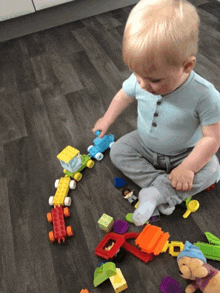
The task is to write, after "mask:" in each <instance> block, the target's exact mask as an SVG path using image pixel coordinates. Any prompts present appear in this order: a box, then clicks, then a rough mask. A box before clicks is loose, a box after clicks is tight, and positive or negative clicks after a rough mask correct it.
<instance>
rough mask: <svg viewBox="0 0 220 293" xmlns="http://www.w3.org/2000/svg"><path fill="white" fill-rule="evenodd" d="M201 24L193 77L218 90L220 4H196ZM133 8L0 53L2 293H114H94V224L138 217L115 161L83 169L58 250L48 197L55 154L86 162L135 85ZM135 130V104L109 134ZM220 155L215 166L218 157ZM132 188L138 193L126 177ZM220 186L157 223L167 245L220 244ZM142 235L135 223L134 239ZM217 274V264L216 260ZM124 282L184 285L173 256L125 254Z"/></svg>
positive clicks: (149, 291)
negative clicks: (192, 207) (115, 107)
mask: <svg viewBox="0 0 220 293" xmlns="http://www.w3.org/2000/svg"><path fill="white" fill-rule="evenodd" d="M192 2H193V3H194V4H195V5H197V6H198V5H199V7H198V9H199V14H200V16H201V20H202V25H201V34H200V49H199V54H198V63H197V66H196V72H198V73H199V74H200V75H202V76H203V77H205V78H207V79H208V80H209V81H211V82H212V83H213V84H214V85H215V87H216V88H217V89H218V90H219V91H220V83H219V81H220V55H219V52H220V17H219V15H220V3H219V2H218V1H215V0H210V1H206V0H204V1H202V0H195V1H192ZM131 8H132V7H128V8H124V9H119V10H116V11H112V12H109V13H106V14H102V15H98V16H95V17H91V18H89V19H84V20H82V21H77V22H74V23H70V24H67V25H64V26H61V27H57V28H54V29H50V30H47V31H43V32H39V33H36V34H33V35H29V36H25V37H22V38H19V39H15V40H11V41H8V42H6V43H1V44H0V46H1V47H0V60H1V66H0V222H1V226H0V232H1V233H0V259H1V261H0V292H1V293H25V292H27V293H38V292H39V293H58V292H59V293H69V292H71V293H78V292H80V290H81V289H82V288H88V289H89V290H90V291H91V292H93V293H95V292H105V293H108V292H109V293H111V292H114V291H113V288H112V286H111V283H110V281H109V280H108V281H106V282H105V283H103V284H102V285H100V286H99V287H97V288H94V287H93V275H94V271H95V269H96V267H97V266H98V264H99V263H100V262H101V261H102V259H101V258H99V257H97V256H96V255H95V254H94V249H95V247H96V246H97V245H98V243H99V242H100V240H101V239H102V238H103V236H104V235H105V233H104V232H103V231H101V230H100V229H99V227H98V224H97V221H98V219H99V218H100V217H101V215H102V214H103V213H107V214H109V215H111V216H112V217H113V218H114V219H115V220H119V219H124V217H125V215H126V214H127V213H128V212H132V211H133V208H132V207H131V206H130V204H129V203H128V201H124V199H123V198H122V196H121V193H120V191H119V190H117V189H116V188H115V187H114V186H113V178H114V177H115V176H120V177H123V175H122V174H121V173H120V172H119V171H118V170H117V169H116V168H115V167H114V166H113V165H112V163H111V161H110V159H109V152H108V151H107V152H106V153H105V157H104V159H103V160H102V161H100V162H96V163H95V166H94V168H93V169H91V170H89V169H85V170H84V171H83V178H82V180H81V182H79V183H78V184H77V188H76V190H73V191H71V192H70V196H71V198H72V205H71V207H70V212H71V218H69V219H67V220H66V223H67V224H68V225H72V227H73V230H74V236H73V237H72V238H69V239H67V241H66V242H65V243H64V244H57V243H54V244H51V243H50V242H49V239H48V232H49V231H50V230H51V229H52V225H51V224H50V223H48V222H47V220H46V214H47V213H48V212H49V211H50V207H49V204H48V198H49V196H51V195H54V193H55V188H54V181H55V179H57V178H59V177H61V176H62V168H61V166H60V163H59V161H58V160H57V158H56V156H57V154H58V153H59V152H60V151H61V150H62V149H63V148H64V147H65V146H67V145H69V144H70V145H72V146H74V147H76V148H78V149H79V150H80V151H81V153H82V154H84V153H86V152H87V147H88V146H89V145H90V144H91V143H92V140H93V139H94V135H93V133H92V132H91V128H92V127H93V125H94V123H95V121H96V120H97V119H98V118H99V117H101V116H102V115H103V114H104V112H105V111H106V109H107V107H108V105H109V103H110V101H111V99H112V98H113V96H114V95H115V93H116V92H117V91H118V90H119V89H120V88H121V84H122V82H123V81H124V79H125V78H127V77H128V76H129V72H128V70H127V69H126V68H125V66H124V65H123V62H122V58H121V41H122V34H123V29H124V25H125V21H126V19H127V16H128V13H129V11H130V9H131ZM135 127H136V106H135V105H133V106H132V107H131V108H130V109H129V110H128V111H127V112H126V113H124V114H123V115H122V116H121V117H120V118H119V119H118V121H117V123H115V124H114V125H113V126H112V127H111V129H110V130H109V133H113V134H114V135H115V139H116V140H117V139H118V138H119V137H121V136H122V135H124V134H125V133H127V132H129V131H132V130H133V129H135ZM219 154H220V153H219V152H218V157H219V158H220V156H219ZM123 178H124V179H126V181H127V182H128V186H129V187H130V188H134V189H135V191H136V192H138V190H139V189H138V187H137V186H135V185H134V184H132V183H131V182H130V181H129V180H128V179H127V178H125V177H123ZM219 189H220V187H219V184H218V185H217V186H216V187H215V189H214V190H212V191H210V192H205V191H204V192H202V193H201V194H199V195H197V196H196V199H198V200H199V202H200V209H199V210H198V211H197V212H196V213H195V214H192V215H190V216H189V218H188V219H183V217H182V215H183V213H184V212H185V209H184V208H183V207H181V206H179V207H177V208H176V210H175V212H174V213H173V214H172V215H171V216H169V217H167V216H161V220H160V221H159V222H157V223H155V224H156V225H157V226H160V227H161V228H162V229H163V231H168V232H169V233H170V240H172V241H183V242H185V241H186V240H188V241H190V242H192V243H195V242H196V241H205V242H206V238H205V236H204V232H206V231H209V232H211V233H213V234H215V235H216V236H218V237H220V225H219V220H220V197H219V193H220V190H219ZM141 230H142V228H141V227H135V226H133V225H132V224H130V227H129V231H137V232H140V231H141ZM209 263H210V264H212V265H213V266H215V267H216V268H218V269H220V262H217V261H216V262H215V261H209ZM117 267H119V268H120V269H121V271H122V273H123V275H124V277H125V279H126V281H127V284H128V289H127V292H131V293H159V292H160V290H159V285H160V282H161V280H162V278H163V277H164V276H167V275H169V276H171V277H173V278H174V279H176V280H178V281H179V282H180V283H181V285H182V287H183V288H184V287H185V286H186V284H187V281H185V280H183V279H182V278H181V277H180V276H179V273H178V267H177V263H176V259H175V258H173V257H171V256H170V255H169V254H168V253H166V254H161V255H159V256H157V257H155V258H154V259H153V260H152V261H151V262H149V263H148V264H145V263H143V262H141V261H140V260H138V259H136V258H135V257H133V256H132V255H131V254H127V256H126V258H125V260H124V261H123V262H122V263H119V264H117Z"/></svg>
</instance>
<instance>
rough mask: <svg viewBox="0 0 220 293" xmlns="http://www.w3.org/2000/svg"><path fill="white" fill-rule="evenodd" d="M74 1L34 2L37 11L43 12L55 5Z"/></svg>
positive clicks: (37, 0)
mask: <svg viewBox="0 0 220 293" xmlns="http://www.w3.org/2000/svg"><path fill="white" fill-rule="evenodd" d="M71 1H74V0H33V3H34V6H35V8H36V10H41V9H45V8H49V7H52V6H55V5H60V4H63V3H67V2H71Z"/></svg>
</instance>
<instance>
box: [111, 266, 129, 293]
mask: <svg viewBox="0 0 220 293" xmlns="http://www.w3.org/2000/svg"><path fill="white" fill-rule="evenodd" d="M109 279H110V281H111V283H112V286H113V288H114V290H115V293H119V292H122V291H124V290H125V289H127V288H128V286H127V283H126V281H125V278H124V276H123V275H122V272H121V270H120V269H119V268H116V273H115V274H114V275H113V276H111V277H109Z"/></svg>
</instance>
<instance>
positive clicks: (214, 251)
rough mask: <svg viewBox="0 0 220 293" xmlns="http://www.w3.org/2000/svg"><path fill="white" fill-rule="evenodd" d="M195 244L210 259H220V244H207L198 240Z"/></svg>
mask: <svg viewBox="0 0 220 293" xmlns="http://www.w3.org/2000/svg"><path fill="white" fill-rule="evenodd" d="M194 245H195V246H198V247H199V248H200V250H201V251H202V253H203V254H204V256H205V257H206V258H208V259H212V260H220V246H219V245H213V244H207V243H203V242H196V243H194Z"/></svg>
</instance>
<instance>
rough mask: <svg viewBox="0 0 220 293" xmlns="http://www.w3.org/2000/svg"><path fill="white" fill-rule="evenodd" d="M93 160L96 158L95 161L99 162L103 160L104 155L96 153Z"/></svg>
mask: <svg viewBox="0 0 220 293" xmlns="http://www.w3.org/2000/svg"><path fill="white" fill-rule="evenodd" d="M95 158H96V160H97V161H101V160H102V159H103V158H104V155H103V154H102V153H97V154H96V155H95Z"/></svg>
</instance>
